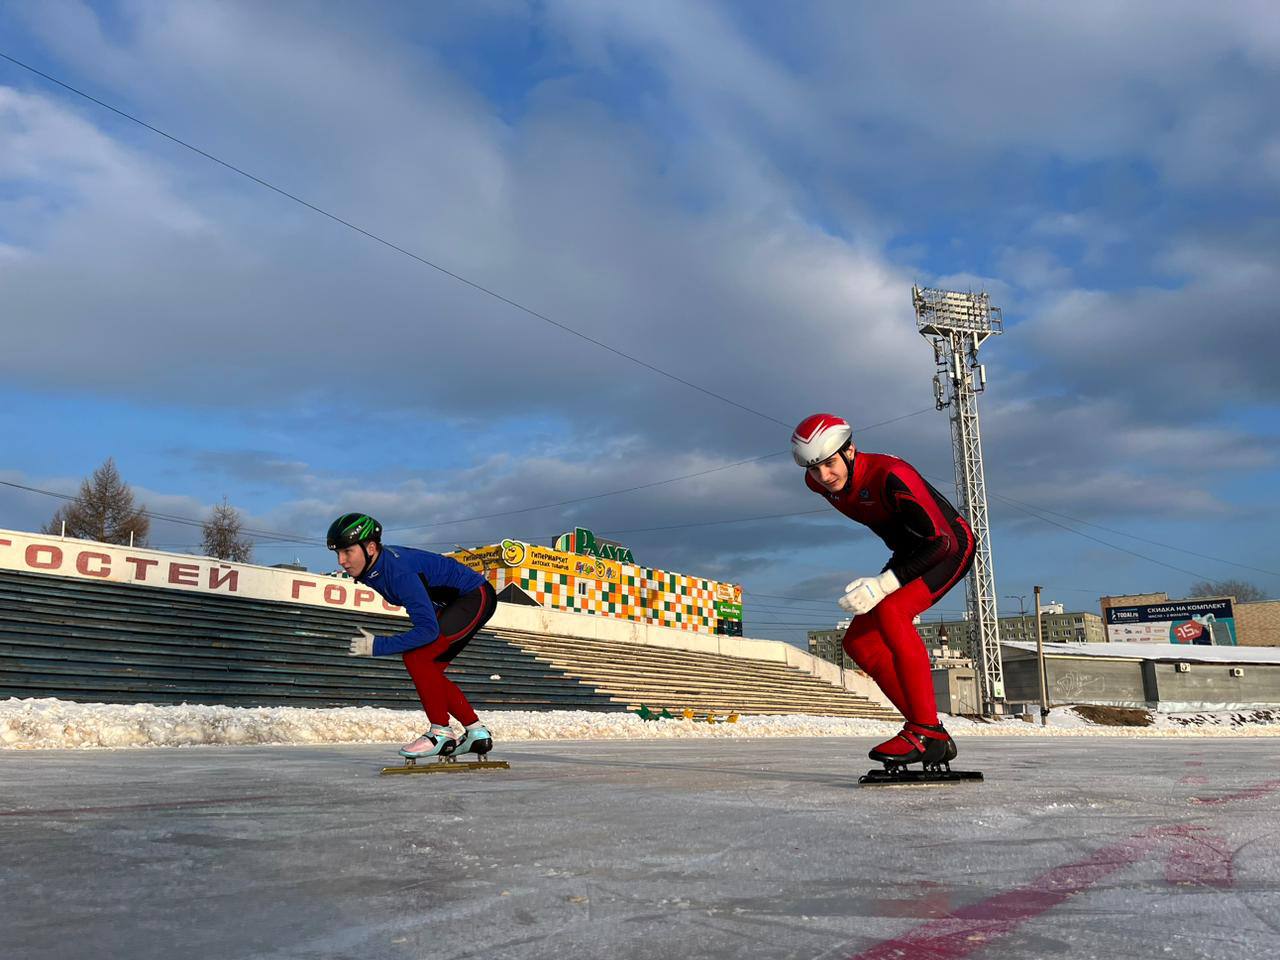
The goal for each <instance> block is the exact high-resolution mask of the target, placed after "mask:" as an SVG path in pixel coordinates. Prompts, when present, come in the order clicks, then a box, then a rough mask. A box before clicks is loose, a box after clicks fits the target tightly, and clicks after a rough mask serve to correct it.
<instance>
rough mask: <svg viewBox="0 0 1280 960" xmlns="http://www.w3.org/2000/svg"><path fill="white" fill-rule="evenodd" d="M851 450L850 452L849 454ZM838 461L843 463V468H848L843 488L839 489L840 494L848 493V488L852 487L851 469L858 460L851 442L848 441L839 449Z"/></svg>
mask: <svg viewBox="0 0 1280 960" xmlns="http://www.w3.org/2000/svg"><path fill="white" fill-rule="evenodd" d="M851 450H852V452H850V451H851ZM839 453H840V459H841V460H843V461H844V462H845V466H847V467H848V468H849V471H848V472H849V476H848V477H846V478H845V481H844V486H843V487H841V488H840V493H841V494H846V493H848V492H849V488H850V487H852V486H853V469H854V463H855V462H856V461H857V459H858V451H857V450H856V449H854V448H853V441H852V440H849V441H848V442H846V443H845V445H844V446H843V447H841V448H840V451H839Z"/></svg>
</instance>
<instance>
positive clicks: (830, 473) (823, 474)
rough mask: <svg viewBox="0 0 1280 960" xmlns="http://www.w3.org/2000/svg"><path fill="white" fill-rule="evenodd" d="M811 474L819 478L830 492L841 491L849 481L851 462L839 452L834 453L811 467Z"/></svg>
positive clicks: (816, 478) (814, 477)
mask: <svg viewBox="0 0 1280 960" xmlns="http://www.w3.org/2000/svg"><path fill="white" fill-rule="evenodd" d="M809 476H811V477H813V479H815V480H817V481H818V482H819V483H820V484H822V486H823V487H824V488H825V489H826V490H827V491H828V492H829V493H839V492H840V491H841V490H843V489H844V485H845V484H846V483H847V482H848V481H849V464H848V463H847V462H846V461H845V459H844V457H843V456H842V455H841V454H839V453H833V454H832V455H831V456H829V457H827V459H825V460H823V461H822V462H821V463H819V464H817V465H815V466H812V467H810V468H809Z"/></svg>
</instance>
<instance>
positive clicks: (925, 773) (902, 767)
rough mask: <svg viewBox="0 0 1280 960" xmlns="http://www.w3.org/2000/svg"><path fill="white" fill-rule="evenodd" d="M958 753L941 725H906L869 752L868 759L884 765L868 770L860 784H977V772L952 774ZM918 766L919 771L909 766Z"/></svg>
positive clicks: (980, 778)
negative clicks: (880, 767) (972, 782)
mask: <svg viewBox="0 0 1280 960" xmlns="http://www.w3.org/2000/svg"><path fill="white" fill-rule="evenodd" d="M957 753H958V751H957V749H956V744H955V741H954V740H952V739H951V735H950V734H948V733H947V731H946V729H945V728H944V727H943V726H942V724H938V725H936V726H930V725H926V724H922V723H911V722H908V723H907V724H906V725H905V726H904V727H903V728H902V731H901V732H900V733H898V734H896V735H895V736H894V737H892V738H891V739H889V740H887V741H885V742H884V743H882V744H880V745H879V746H878V747H875V748H874V749H872V751H871V759H873V760H879V761H880V762H881V763H882V764H884V769H883V770H868V771H867V773H866V775H865V776H862V777H859V778H858V783H860V784H890V785H895V784H897V785H906V784H917V783H920V784H923V783H957V782H962V781H980V780H982V774H981V773H978V772H977V771H962V770H952V769H951V761H952V760H954V759H955V758H956V754H957ZM914 763H919V764H920V769H919V770H912V769H911V767H910V765H911V764H914Z"/></svg>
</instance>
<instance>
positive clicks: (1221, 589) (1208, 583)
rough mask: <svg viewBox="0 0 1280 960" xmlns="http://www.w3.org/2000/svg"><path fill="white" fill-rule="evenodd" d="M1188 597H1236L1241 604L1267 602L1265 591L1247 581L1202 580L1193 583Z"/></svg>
mask: <svg viewBox="0 0 1280 960" xmlns="http://www.w3.org/2000/svg"><path fill="white" fill-rule="evenodd" d="M1187 596H1188V597H1235V598H1236V600H1237V601H1238V602H1240V603H1253V602H1254V601H1255V600H1266V599H1267V595H1266V593H1265V592H1264V591H1262V590H1260V589H1259V588H1258V587H1255V586H1254V585H1253V584H1252V583H1249V582H1248V581H1246V580H1201V581H1200V582H1199V583H1193V584H1192V585H1191V589H1190V591H1188V593H1187Z"/></svg>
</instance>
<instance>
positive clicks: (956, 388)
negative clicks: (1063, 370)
mask: <svg viewBox="0 0 1280 960" xmlns="http://www.w3.org/2000/svg"><path fill="white" fill-rule="evenodd" d="M911 302H912V304H913V305H914V306H915V310H916V324H917V326H918V327H919V329H920V335H921V336H923V337H925V338H926V339H928V340H930V341H931V342H932V343H933V356H934V360H936V361H937V364H938V372H937V373H935V374H934V377H933V399H934V402H935V403H936V404H937V407H938V409H939V410H942V409H944V408H946V407H950V408H951V416H950V419H951V439H952V442H953V444H954V448H955V450H954V453H955V469H956V492H957V493H958V494H959V496H960V500H961V512H962V513H963V514H964V516H965V518H966V519H967V520H968V521H969V524H970V526H972V527H973V536H974V539H975V540H976V541H977V545H976V550H975V553H974V558H973V567H972V569H971V570H970V571H969V576H968V578H967V579H966V580H965V593H966V595H967V599H968V610H969V623H970V624H971V625H972V627H973V629H974V630H975V631H976V637H975V638H974V639H975V643H974V648H975V650H974V652H975V653H976V654H977V657H976V659H977V661H978V678H979V683H980V686H981V690H980V691H979V695H980V696H981V698H982V707H983V712H984V713H986V714H987V715H988V716H991V715H993V714H995V713H997V712H999V709H1000V708H999V704H1000V702H1001V701H1003V700H1004V666H1003V664H1002V662H1001V660H1000V621H999V618H998V613H997V609H996V578H995V568H994V566H993V565H992V561H991V527H990V524H989V523H988V520H987V484H986V480H985V478H984V473H983V469H982V434H981V432H980V431H979V429H978V394H979V393H981V392H982V391H983V390H985V389H986V386H987V371H986V368H985V367H984V366H983V365H982V364H980V363H978V348H979V347H981V346H982V344H983V343H984V342H985V341H986V340H987V338H988V337H993V336H997V335H999V334H1001V333H1003V332H1004V327H1003V320H1002V319H1001V316H1000V309H999V308H998V307H993V306H991V302H990V300H989V299H988V297H987V295H986V294H985V293H954V292H952V291H949V290H930V289H927V288H923V287H915V286H913V287H912V288H911ZM946 383H949V384H950V388H949V389H948V388H947V387H946V386H944V384H946Z"/></svg>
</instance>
